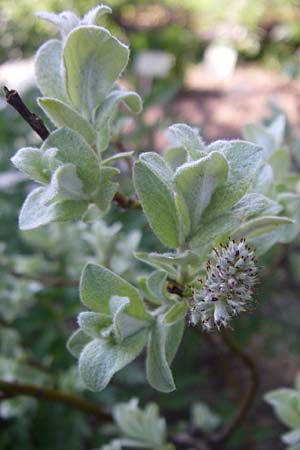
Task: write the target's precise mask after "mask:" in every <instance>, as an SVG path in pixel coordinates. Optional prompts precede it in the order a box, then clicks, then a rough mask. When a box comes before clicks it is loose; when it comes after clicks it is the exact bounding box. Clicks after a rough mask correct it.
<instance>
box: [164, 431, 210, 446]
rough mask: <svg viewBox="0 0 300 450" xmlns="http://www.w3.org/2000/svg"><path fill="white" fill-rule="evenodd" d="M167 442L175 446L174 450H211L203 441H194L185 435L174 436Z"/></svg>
mask: <svg viewBox="0 0 300 450" xmlns="http://www.w3.org/2000/svg"><path fill="white" fill-rule="evenodd" d="M169 440H170V441H171V442H172V443H173V444H174V445H175V448H176V450H179V449H191V448H193V449H195V450H211V447H210V446H209V444H207V442H206V441H205V440H200V439H199V438H197V439H195V438H194V437H192V436H191V435H189V434H186V433H178V434H175V435H174V436H171V437H170V439H169Z"/></svg>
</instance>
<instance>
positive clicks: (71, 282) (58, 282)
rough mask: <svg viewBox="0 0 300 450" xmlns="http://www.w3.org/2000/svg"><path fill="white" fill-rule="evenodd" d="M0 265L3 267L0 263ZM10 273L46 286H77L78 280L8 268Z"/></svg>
mask: <svg viewBox="0 0 300 450" xmlns="http://www.w3.org/2000/svg"><path fill="white" fill-rule="evenodd" d="M0 267H3V266H1V265H0ZM8 271H9V273H10V275H12V276H13V277H15V278H22V279H24V280H33V281H37V282H39V283H42V284H44V285H46V286H53V287H72V286H78V284H79V280H78V279H76V278H65V277H57V276H45V275H30V274H29V273H24V272H18V271H16V270H14V269H9V268H8Z"/></svg>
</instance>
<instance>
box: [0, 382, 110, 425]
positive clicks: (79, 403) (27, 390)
mask: <svg viewBox="0 0 300 450" xmlns="http://www.w3.org/2000/svg"><path fill="white" fill-rule="evenodd" d="M0 392H1V393H2V395H3V396H4V397H6V396H9V397H17V396H19V395H25V396H28V397H35V398H37V399H38V400H47V401H50V402H55V403H63V404H65V405H67V406H70V407H72V408H75V409H78V410H79V411H82V412H85V413H87V414H92V415H94V416H95V417H97V418H98V419H101V420H102V421H103V422H108V421H110V420H112V418H111V415H110V414H109V413H108V412H107V411H105V410H103V409H102V408H101V406H99V405H97V404H96V403H94V402H90V401H89V400H86V399H84V398H82V397H79V396H77V395H72V394H68V393H66V392H62V391H58V390H56V389H52V388H45V387H42V386H36V385H34V384H28V383H19V382H18V381H14V382H12V381H4V380H0Z"/></svg>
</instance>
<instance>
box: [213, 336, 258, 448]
mask: <svg viewBox="0 0 300 450" xmlns="http://www.w3.org/2000/svg"><path fill="white" fill-rule="evenodd" d="M221 335H222V338H223V341H224V343H225V344H226V346H227V347H228V349H229V350H230V351H231V352H232V353H234V354H235V355H236V356H237V357H238V358H239V359H240V360H241V361H242V362H243V364H244V365H245V366H246V367H247V368H248V369H249V372H250V377H251V379H250V382H249V385H248V387H247V389H246V392H245V394H244V396H243V398H242V399H241V402H240V404H239V406H238V409H237V411H236V412H235V414H234V415H233V416H232V418H231V419H230V420H229V422H228V423H227V424H226V425H225V426H224V427H223V428H222V429H221V430H219V431H216V432H215V433H214V434H213V435H212V436H211V441H212V442H215V443H218V444H220V443H222V442H225V441H226V440H228V439H229V437H231V435H232V434H233V433H234V431H235V430H236V429H237V427H238V426H239V425H240V424H241V422H243V420H244V418H245V416H246V414H247V413H248V411H249V408H250V406H251V405H252V402H253V400H254V397H255V394H256V392H257V390H258V386H259V376H258V371H257V367H256V364H255V362H254V360H253V359H252V357H251V356H250V355H249V354H248V353H246V352H245V351H244V350H243V349H242V348H241V347H240V346H239V345H238V344H237V342H236V341H235V340H234V339H233V337H232V335H230V334H229V333H228V332H227V331H226V330H224V329H223V330H222V331H221Z"/></svg>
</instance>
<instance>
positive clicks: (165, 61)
mask: <svg viewBox="0 0 300 450" xmlns="http://www.w3.org/2000/svg"><path fill="white" fill-rule="evenodd" d="M174 63H175V57H174V55H172V54H171V53H168V52H164V51H161V50H145V51H141V52H139V53H138V54H137V55H136V57H135V60H134V71H135V73H136V74H137V75H138V76H139V77H142V78H150V79H152V78H165V77H167V76H168V74H169V73H170V70H171V69H172V67H173V66H174Z"/></svg>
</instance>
